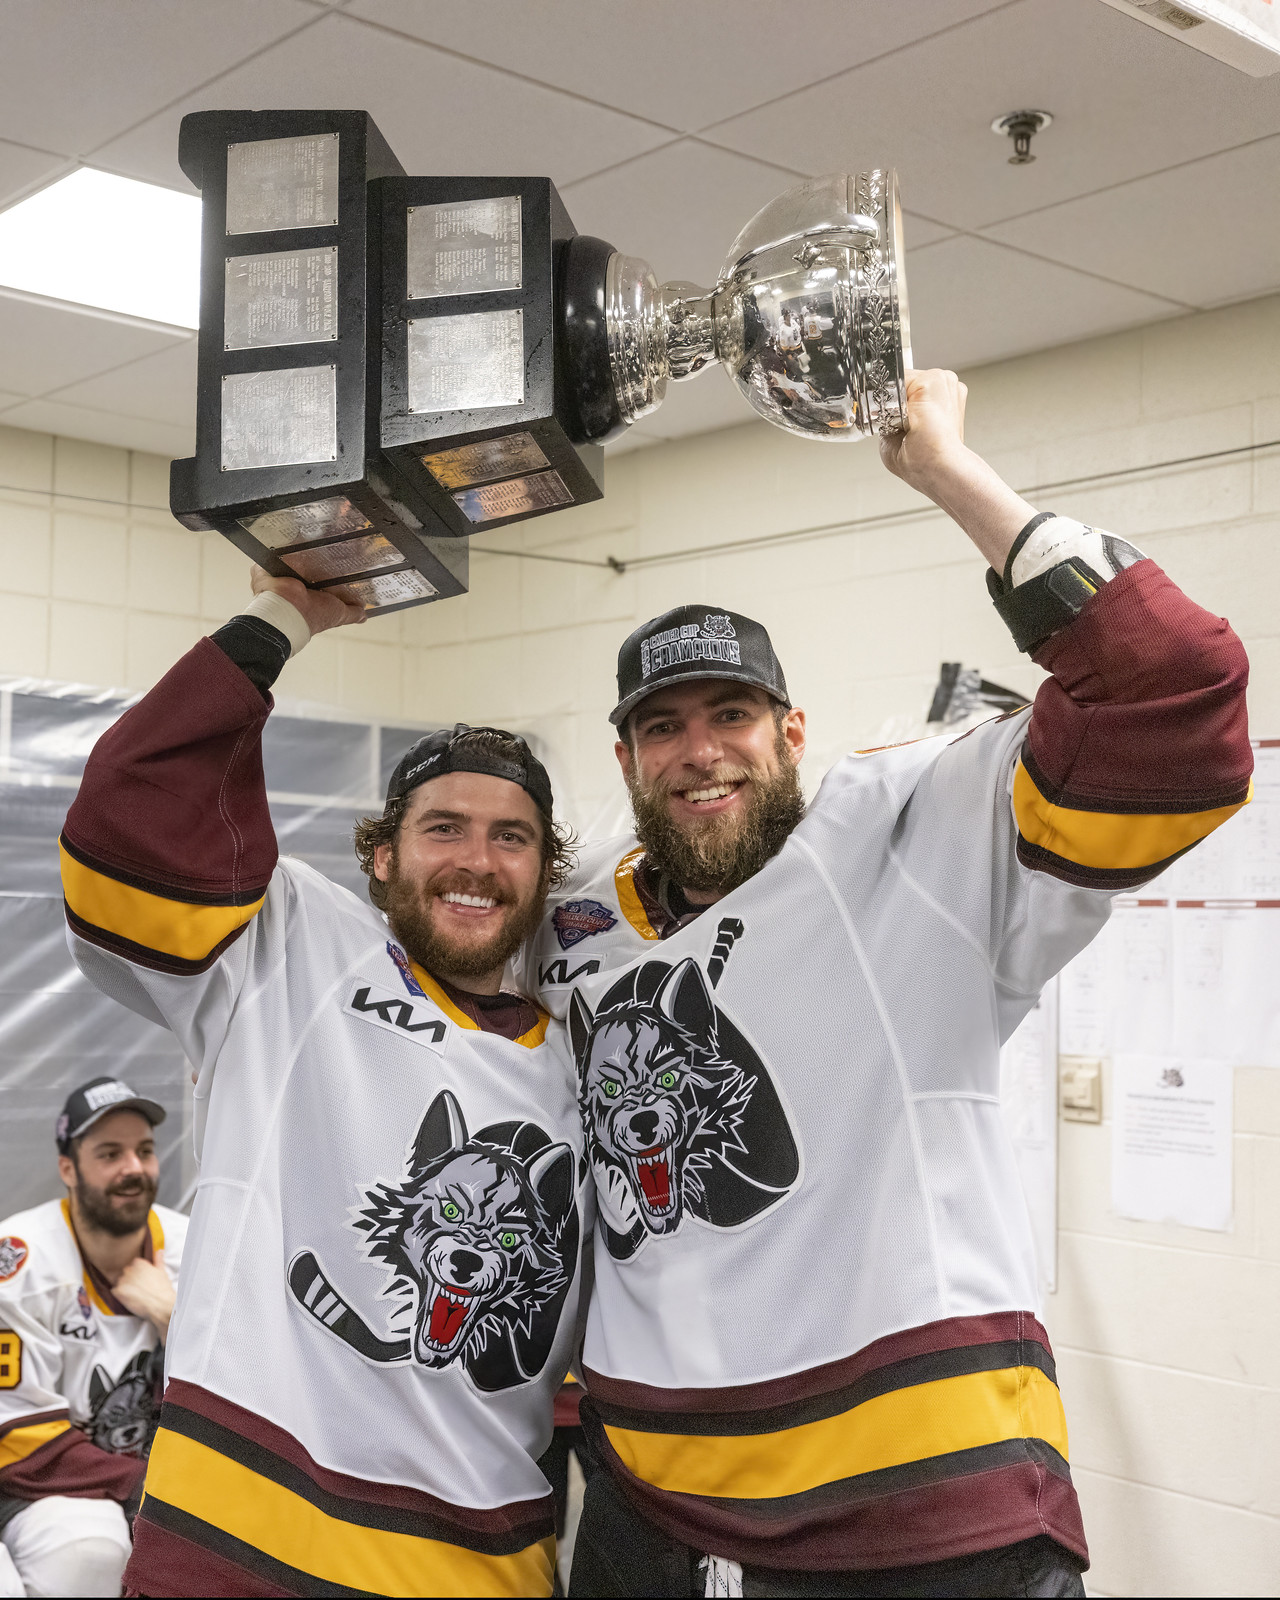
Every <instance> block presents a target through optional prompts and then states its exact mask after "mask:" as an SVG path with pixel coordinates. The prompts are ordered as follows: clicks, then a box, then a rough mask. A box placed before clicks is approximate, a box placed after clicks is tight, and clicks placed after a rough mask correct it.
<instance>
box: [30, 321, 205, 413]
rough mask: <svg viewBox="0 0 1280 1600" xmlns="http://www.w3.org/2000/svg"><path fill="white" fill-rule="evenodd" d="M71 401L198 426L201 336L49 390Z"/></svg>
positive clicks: (70, 402)
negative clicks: (198, 348)
mask: <svg viewBox="0 0 1280 1600" xmlns="http://www.w3.org/2000/svg"><path fill="white" fill-rule="evenodd" d="M46 398H47V399H50V400H57V401H60V402H63V403H65V404H67V405H77V406H88V407H90V409H92V410H95V411H115V412H119V413H120V414H121V415H122V416H127V417H142V418H145V419H146V420H147V421H150V422H168V423H173V424H174V425H175V426H177V427H182V428H187V429H189V430H192V431H193V432H194V429H195V425H196V339H195V336H194V335H192V337H191V338H189V339H185V340H183V341H182V342H181V343H180V344H175V345H174V346H173V347H172V349H167V350H157V351H156V352H155V354H154V355H149V356H143V357H141V359H140V360H137V361H130V362H129V363H128V365H127V366H123V367H116V368H114V369H113V370H112V371H110V372H104V373H101V374H100V375H99V376H98V377H96V378H89V379H87V380H86V381H85V382H83V383H73V384H69V385H68V386H67V387H66V388H65V389H58V390H56V391H55V392H54V393H52V394H50V395H48V396H46Z"/></svg>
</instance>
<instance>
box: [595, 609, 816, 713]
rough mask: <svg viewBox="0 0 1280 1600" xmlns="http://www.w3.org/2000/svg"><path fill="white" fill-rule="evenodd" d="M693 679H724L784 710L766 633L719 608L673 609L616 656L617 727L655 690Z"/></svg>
mask: <svg viewBox="0 0 1280 1600" xmlns="http://www.w3.org/2000/svg"><path fill="white" fill-rule="evenodd" d="M696 678H724V679H727V680H728V681H729V682H731V683H747V684H750V685H751V686H752V687H753V688H756V689H763V690H764V692H765V693H766V694H768V695H772V696H773V698H774V699H775V700H779V701H781V702H782V704H783V705H784V706H788V707H789V706H790V705H791V701H790V700H789V699H788V698H787V680H786V679H785V678H784V677H783V675H782V666H781V664H780V662H779V661H778V658H777V656H776V655H775V654H774V650H773V643H772V641H771V640H770V638H769V634H768V631H767V630H766V629H765V628H764V627H762V626H761V624H760V623H758V622H753V621H752V620H751V618H750V617H744V616H742V615H741V614H740V613H739V612H737V611H725V610H723V609H722V608H720V607H717V606H676V607H675V609H674V610H672V611H664V612H663V613H662V615H661V616H660V617H654V618H653V620H652V621H651V622H646V623H645V624H644V626H643V627H642V628H637V629H636V631H635V632H634V633H633V634H632V635H631V636H630V637H629V638H628V639H626V640H625V641H624V643H623V646H622V648H621V650H619V651H618V703H617V705H616V706H615V707H614V708H613V710H612V711H611V712H610V713H609V721H610V722H612V723H613V725H614V727H615V728H616V727H618V726H619V725H620V724H621V723H622V722H623V721H624V720H625V718H626V717H627V715H628V713H629V712H631V711H634V709H635V708H636V706H638V705H639V704H640V702H641V701H642V700H643V699H644V698H645V697H646V695H650V694H652V693H653V691H654V690H655V689H661V688H665V687H666V686H667V685H668V684H672V683H688V682H692V681H693V680H694V679H696Z"/></svg>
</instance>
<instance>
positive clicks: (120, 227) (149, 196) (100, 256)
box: [0, 167, 200, 328]
mask: <svg viewBox="0 0 1280 1600" xmlns="http://www.w3.org/2000/svg"><path fill="white" fill-rule="evenodd" d="M0 285H4V286H5V287H6V288H9V289H25V290H26V291H27V293H28V294H39V295H46V296H48V298H49V299H51V300H70V301H73V302H75V304H77V305H82V306H94V307H97V308H98V309H100V310H103V311H122V312H124V313H125V314H126V315H127V316H131V317H145V318H146V319H147V320H148V321H150V322H168V323H171V324H173V325H175V326H177V327H180V328H197V327H199V325H200V201H199V199H198V198H197V197H196V196H195V195H188V194H179V193H178V192H177V191H176V190H174V189H162V188H160V187H159V186H158V185H157V184H154V183H138V182H137V181H136V180H135V179H133V178H117V177H115V176H114V175H113V174H112V173H110V172H97V171H95V170H94V168H92V167H81V168H80V169H79V171H77V172H72V173H70V174H69V175H68V176H67V177H65V178H59V180H58V181H57V183H51V184H50V185H49V187H48V188H47V189H41V190H40V191H39V193H38V194H33V195H31V196H29V197H28V198H27V199H26V200H20V201H19V202H18V204H17V205H16V206H11V207H10V208H9V210H8V211H0Z"/></svg>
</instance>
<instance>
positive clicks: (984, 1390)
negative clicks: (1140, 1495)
mask: <svg viewBox="0 0 1280 1600" xmlns="http://www.w3.org/2000/svg"><path fill="white" fill-rule="evenodd" d="M605 1433H606V1434H607V1436H608V1439H609V1443H610V1444H611V1445H612V1446H613V1448H614V1450H616V1451H617V1453H618V1456H619V1458H620V1459H621V1461H622V1463H623V1465H624V1466H625V1467H626V1468H627V1470H628V1471H630V1472H632V1473H634V1475H635V1476H636V1477H637V1478H640V1479H642V1480H643V1481H644V1482H645V1483H651V1484H653V1486H654V1487H655V1488H657V1489H664V1490H666V1491H667V1492H669V1493H671V1494H693V1495H713V1496H717V1497H725V1498H729V1499H735V1500H765V1499H775V1498H778V1497H780V1496H783V1495H792V1494H803V1493H805V1492H806V1491H807V1490H810V1489H817V1488H821V1487H822V1486H823V1485H824V1484H829V1483H838V1482H841V1481H842V1480H844V1479H846V1478H855V1477H858V1476H859V1475H860V1474H863V1473H868V1472H879V1471H881V1470H882V1469H883V1468H885V1467H901V1466H906V1465H908V1464H909V1463H911V1462H916V1461H923V1460H926V1459H928V1458H930V1457H933V1456H942V1455H948V1454H951V1453H952V1452H954V1451H957V1450H972V1449H974V1448H976V1447H978V1446H981V1445H987V1444H997V1443H999V1442H1001V1441H1002V1440H1005V1439H1024V1438H1035V1439H1043V1440H1044V1441H1045V1442H1046V1443H1047V1444H1049V1445H1052V1446H1053V1448H1054V1449H1055V1450H1056V1451H1057V1452H1058V1454H1059V1455H1060V1456H1062V1458H1063V1460H1066V1459H1067V1421H1066V1417H1065V1415H1064V1413H1063V1409H1062V1400H1061V1397H1060V1396H1059V1394H1058V1388H1057V1385H1056V1384H1055V1383H1054V1382H1053V1380H1052V1379H1051V1378H1049V1377H1047V1376H1046V1375H1045V1373H1043V1372H1041V1371H1040V1369H1039V1368H1038V1367H1031V1366H1024V1367H1002V1368H999V1369H998V1370H996V1371H993V1372H973V1373H967V1374H965V1375H963V1376H961V1377H955V1378H939V1379H936V1380H935V1381H934V1382H932V1383H918V1384H913V1385H911V1386H910V1387H909V1388H904V1389H894V1390H890V1391H889V1393H887V1394H881V1395H876V1396H875V1397H874V1398H872V1399H868V1400H864V1401H863V1402H862V1403H861V1404H860V1405H856V1406H854V1407H853V1408H852V1409H851V1410H849V1411H845V1412H842V1413H841V1414H840V1415H839V1416H835V1417H826V1418H823V1419H822V1420H821V1421H818V1422H807V1423H801V1424H800V1425H799V1426H798V1427H794V1428H785V1429H783V1430H781V1431H780V1432H776V1433H750V1434H735V1435H731V1436H726V1435H724V1434H667V1433H642V1432H638V1431H633V1430H631V1429H627V1428H620V1427H614V1426H611V1425H609V1424H608V1423H606V1424H605Z"/></svg>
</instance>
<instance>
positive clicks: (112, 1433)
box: [85, 1345, 164, 1456]
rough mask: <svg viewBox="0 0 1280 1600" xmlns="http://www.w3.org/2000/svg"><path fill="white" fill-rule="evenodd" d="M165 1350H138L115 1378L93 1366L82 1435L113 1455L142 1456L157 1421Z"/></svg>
mask: <svg viewBox="0 0 1280 1600" xmlns="http://www.w3.org/2000/svg"><path fill="white" fill-rule="evenodd" d="M163 1383H164V1347H163V1346H162V1345H157V1346H156V1347H155V1349H153V1350H139V1351H138V1353H137V1355H136V1356H134V1358H133V1360H132V1361H130V1363H129V1365H128V1366H127V1367H125V1369H124V1371H123V1372H122V1373H121V1374H120V1376H119V1377H118V1378H114V1379H113V1378H112V1377H111V1375H110V1374H109V1373H108V1372H107V1370H106V1369H105V1367H95V1368H94V1369H93V1374H92V1376H91V1377H90V1379H89V1421H88V1422H87V1423H86V1424H85V1432H86V1433H87V1434H88V1435H89V1437H90V1439H92V1441H93V1442H94V1444H95V1445H97V1447H98V1449H99V1450H106V1451H109V1452H110V1453H111V1454H112V1455H114V1456H145V1455H146V1453H147V1451H148V1450H149V1449H150V1448H151V1440H152V1437H153V1435H154V1434H155V1431H156V1425H157V1424H158V1422H159V1420H160V1390H161V1388H162V1386H163Z"/></svg>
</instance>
